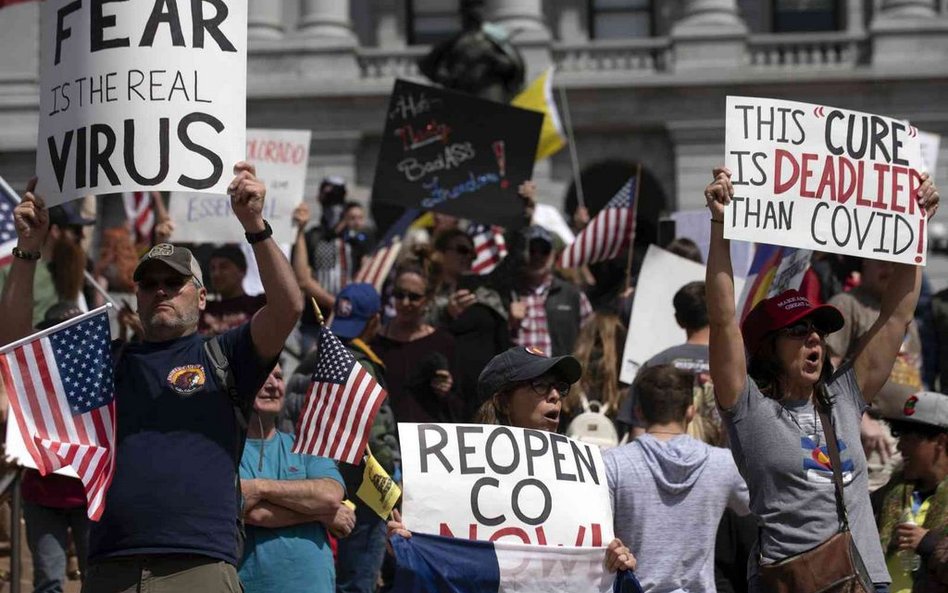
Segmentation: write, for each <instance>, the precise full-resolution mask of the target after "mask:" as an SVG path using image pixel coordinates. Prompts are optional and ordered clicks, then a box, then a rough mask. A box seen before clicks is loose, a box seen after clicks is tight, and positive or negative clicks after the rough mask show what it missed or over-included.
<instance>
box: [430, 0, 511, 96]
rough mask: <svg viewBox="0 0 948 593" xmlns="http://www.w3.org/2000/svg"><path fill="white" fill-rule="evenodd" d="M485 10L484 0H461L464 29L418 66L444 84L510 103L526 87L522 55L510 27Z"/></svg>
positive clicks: (443, 43)
mask: <svg viewBox="0 0 948 593" xmlns="http://www.w3.org/2000/svg"><path fill="white" fill-rule="evenodd" d="M483 13H484V0H462V1H461V26H462V30H461V32H460V33H458V34H457V35H455V36H453V37H452V38H450V39H448V40H446V41H442V42H441V43H439V44H438V45H436V46H435V47H434V48H433V49H432V50H431V51H430V52H429V53H428V54H427V55H426V56H425V57H423V58H422V59H421V60H420V62H419V64H418V66H419V68H420V69H421V72H422V74H424V75H425V76H427V77H428V79H429V80H431V81H432V82H435V83H438V84H440V85H441V86H443V87H445V88H449V89H452V90H456V91H462V92H465V93H469V94H471V95H475V96H478V97H481V98H483V99H490V100H493V101H498V102H501V103H509V102H510V100H511V99H513V98H514V96H516V94H517V93H518V92H520V89H521V88H522V87H523V79H524V64H523V58H522V57H521V56H520V52H518V51H517V48H515V47H514V46H513V44H511V43H510V35H509V34H508V33H507V30H506V29H504V28H503V27H502V26H500V25H495V24H493V23H489V22H485V21H484V14H483Z"/></svg>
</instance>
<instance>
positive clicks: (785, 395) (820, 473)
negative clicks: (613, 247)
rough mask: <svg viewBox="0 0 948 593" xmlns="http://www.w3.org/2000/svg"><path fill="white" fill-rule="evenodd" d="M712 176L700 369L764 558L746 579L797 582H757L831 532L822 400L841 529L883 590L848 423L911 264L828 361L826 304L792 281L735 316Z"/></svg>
mask: <svg viewBox="0 0 948 593" xmlns="http://www.w3.org/2000/svg"><path fill="white" fill-rule="evenodd" d="M713 175H714V181H712V182H711V183H710V184H709V185H708V187H707V188H706V190H705V198H706V199H707V203H708V208H709V209H710V211H711V247H710V253H709V256H708V268H707V296H708V318H709V321H710V326H711V338H710V358H711V361H710V362H711V378H712V380H713V381H714V391H715V396H716V398H717V401H718V405H719V406H720V407H721V409H722V410H723V413H722V416H723V418H724V421H725V424H726V426H727V429H728V433H729V436H730V441H731V449H732V452H733V454H734V460H735V462H736V463H737V466H738V468H739V469H740V471H741V474H742V475H743V476H744V479H745V480H746V481H747V486H748V488H749V490H750V496H751V510H752V511H753V512H754V513H755V514H756V515H757V517H758V518H759V525H760V532H759V533H760V535H759V539H758V546H759V550H758V552H759V554H751V557H752V558H754V557H755V556H756V557H759V562H760V566H766V565H771V566H769V567H767V568H765V569H760V568H759V566H758V564H757V563H755V564H754V566H752V567H751V571H750V574H751V577H750V590H751V591H770V590H776V591H781V590H796V591H798V592H799V593H806V591H804V590H802V589H801V588H800V586H799V585H797V586H796V587H793V586H791V588H789V589H785V588H782V587H785V586H786V585H785V583H778V582H775V581H768V579H770V578H772V576H768V575H773V574H774V570H775V567H776V566H779V565H778V564H777V563H784V564H786V561H787V560H788V559H791V558H794V557H797V556H798V555H800V554H803V553H804V552H807V551H810V550H812V549H814V548H816V547H817V546H820V544H822V543H824V542H826V541H827V540H829V539H830V538H832V537H833V536H835V535H836V534H837V533H838V532H839V531H840V527H841V521H840V514H838V513H837V506H836V494H835V487H834V477H833V471H832V466H831V465H830V463H829V451H828V449H827V440H826V435H825V433H824V427H823V426H822V424H823V423H822V422H821V420H820V414H819V413H818V410H817V408H816V407H815V406H814V404H815V403H818V404H822V407H823V409H828V410H829V414H830V416H829V417H830V418H831V419H832V425H833V428H834V429H835V433H836V439H837V441H838V444H839V447H838V448H839V456H840V466H841V467H840V468H839V469H840V473H841V476H842V483H843V492H844V501H845V517H846V520H847V522H848V525H849V529H850V530H851V533H852V539H853V541H854V543H855V547H856V549H857V550H858V551H859V555H860V556H861V557H862V561H863V562H864V564H865V568H866V572H867V574H868V577H869V579H871V581H872V583H873V585H874V587H875V590H876V591H888V583H889V582H890V579H889V574H888V572H887V571H886V566H885V559H884V557H883V554H882V548H881V545H880V543H879V534H878V532H877V531H876V527H875V521H874V520H873V516H872V509H871V506H870V503H869V489H868V481H867V480H868V478H867V472H866V458H865V454H864V453H863V450H862V447H861V446H860V438H859V423H860V419H861V417H862V412H863V411H864V410H865V408H866V407H868V405H869V404H871V403H872V399H873V397H874V396H875V395H876V392H877V391H879V389H880V388H881V387H882V385H883V384H884V383H885V381H886V379H887V378H888V377H889V372H890V370H891V369H892V365H893V363H894V361H895V357H896V354H897V353H898V351H899V345H900V344H901V343H902V337H903V335H904V332H905V326H906V325H907V324H908V322H909V321H910V320H911V319H912V316H913V314H914V312H915V304H916V302H917V301H918V294H919V287H920V285H921V270H920V268H917V267H916V266H912V265H907V264H899V265H897V266H896V271H895V272H894V273H893V275H892V278H891V281H890V282H889V287H888V289H887V291H886V293H885V295H884V296H883V299H882V310H881V313H880V315H879V318H878V320H877V321H876V323H875V325H874V326H873V327H872V329H871V330H870V331H869V333H868V334H867V336H866V338H865V340H864V342H863V344H862V346H861V348H860V349H859V350H857V352H856V354H855V355H854V356H853V358H852V359H851V360H849V361H846V362H844V363H843V364H842V365H841V367H840V368H839V369H833V367H832V365H831V364H830V362H829V355H828V354H827V350H826V345H825V343H824V337H825V336H826V335H827V334H829V333H832V332H834V331H836V330H838V329H840V328H841V327H842V326H843V318H842V315H841V314H840V313H839V311H838V310H836V308H834V307H831V306H828V305H824V306H819V307H815V306H813V305H812V304H811V303H810V302H809V301H808V300H807V299H806V297H804V296H803V295H801V294H800V293H799V292H797V291H787V292H784V293H782V294H780V295H777V296H776V297H773V298H770V299H766V300H764V301H762V302H760V303H758V305H757V306H756V307H754V309H753V310H752V311H751V312H750V314H748V316H747V318H746V319H745V320H744V323H743V325H742V326H739V325H738V318H737V315H736V310H735V305H734V278H733V273H732V270H731V258H730V245H729V242H728V241H727V240H726V239H725V238H724V206H725V205H726V204H728V203H729V202H730V200H731V198H732V197H733V196H734V187H733V186H732V185H731V180H730V177H731V172H730V171H728V170H727V169H724V168H718V169H715V170H714V173H713ZM922 181H923V183H922V185H921V188H920V189H919V190H918V194H917V200H918V204H919V205H920V206H921V207H922V208H923V209H924V210H925V211H926V212H927V213H928V216H929V217H931V215H932V214H934V212H935V209H936V208H937V207H938V199H939V198H938V192H937V191H936V190H935V188H934V186H933V184H932V182H931V180H930V179H929V177H928V175H927V174H926V175H924V176H923V177H922ZM745 348H746V351H747V357H746V358H745ZM837 541H838V540H837ZM821 550H822V549H821ZM790 562H796V563H798V562H804V560H802V559H799V558H798V559H796V560H790ZM827 564H834V563H833V562H831V561H830V558H828V557H825V556H823V557H821V556H820V554H819V552H817V553H816V557H815V558H814V559H812V561H811V564H808V566H812V567H813V568H814V569H817V570H818V569H819V568H821V567H826V565H827ZM821 565H822V566H821ZM831 590H835V589H831Z"/></svg>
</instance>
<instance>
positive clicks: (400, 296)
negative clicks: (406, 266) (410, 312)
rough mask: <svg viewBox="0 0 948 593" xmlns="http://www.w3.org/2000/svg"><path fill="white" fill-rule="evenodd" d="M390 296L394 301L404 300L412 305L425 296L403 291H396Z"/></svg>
mask: <svg viewBox="0 0 948 593" xmlns="http://www.w3.org/2000/svg"><path fill="white" fill-rule="evenodd" d="M392 296H393V297H394V298H395V300H396V301H403V300H405V299H408V300H409V302H412V303H417V302H418V301H420V300H421V299H423V298H425V295H423V294H418V293H417V292H408V291H403V290H396V291H394V292H392Z"/></svg>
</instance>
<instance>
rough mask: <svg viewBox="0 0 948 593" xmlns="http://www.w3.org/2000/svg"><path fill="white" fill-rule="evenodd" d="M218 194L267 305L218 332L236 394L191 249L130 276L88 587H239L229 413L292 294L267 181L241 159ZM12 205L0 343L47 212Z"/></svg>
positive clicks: (236, 436)
mask: <svg viewBox="0 0 948 593" xmlns="http://www.w3.org/2000/svg"><path fill="white" fill-rule="evenodd" d="M234 173H235V175H236V176H235V178H234V180H233V181H232V182H231V184H230V186H229V188H228V191H229V193H230V196H231V207H232V208H233V210H234V214H235V215H236V217H237V220H238V221H239V222H240V224H241V226H242V227H243V229H244V231H245V232H246V236H247V241H248V242H249V243H251V244H252V245H253V251H254V256H255V257H256V260H257V264H258V267H259V268H260V270H261V277H262V278H263V282H264V287H265V289H266V293H267V296H268V303H267V305H265V306H264V307H262V308H261V309H260V310H259V311H257V313H256V314H255V315H254V317H253V319H252V320H251V321H250V322H249V323H245V324H243V325H242V326H240V327H238V328H236V329H234V330H231V331H228V332H226V333H224V334H222V335H220V336H218V337H217V340H218V341H219V345H220V347H221V350H222V351H223V354H224V355H225V356H226V357H227V359H228V362H229V366H230V368H231V369H232V372H233V378H234V387H235V393H234V397H233V398H232V397H231V395H230V393H229V390H228V389H227V388H226V386H224V385H221V384H219V381H218V380H217V378H216V376H215V373H214V371H213V370H212V369H214V368H215V367H214V366H213V361H212V359H211V356H210V354H209V353H208V351H207V350H206V348H205V340H204V338H203V337H201V336H200V335H199V334H198V333H197V329H198V319H199V317H200V314H201V311H202V310H203V309H204V305H205V303H206V298H207V296H206V295H207V292H206V289H205V288H204V283H203V279H202V277H201V270H200V267H199V266H198V263H197V261H196V260H195V259H194V257H193V255H191V252H190V251H188V250H187V249H182V248H179V247H175V246H173V245H169V244H160V245H157V246H155V247H153V248H152V249H151V251H149V252H148V253H147V254H146V255H145V256H143V257H142V259H141V261H140V263H139V264H138V267H137V268H136V270H135V274H134V278H135V281H136V282H137V283H138V286H137V292H136V296H137V299H138V313H139V316H140V318H141V323H142V327H143V341H142V342H141V343H134V344H128V345H126V346H125V347H124V348H121V349H119V351H118V352H116V353H115V354H114V355H113V356H114V357H115V358H116V360H115V361H114V368H115V407H116V416H117V418H116V424H117V427H118V428H117V434H116V438H115V443H116V444H115V473H114V475H113V477H112V483H111V486H110V487H109V490H108V494H107V495H106V500H105V510H104V513H103V515H102V517H101V520H100V521H98V522H96V523H93V525H92V528H91V533H90V549H89V564H90V568H89V571H88V574H87V575H86V578H85V580H84V582H83V590H84V591H86V592H88V593H126V592H129V593H130V592H134V591H141V590H147V589H149V588H151V587H152V586H154V584H155V583H157V582H160V583H161V586H162V587H165V588H166V589H167V590H171V591H201V592H202V593H236V592H237V591H239V590H240V584H239V582H238V579H237V571H236V564H237V561H238V558H237V548H238V541H237V539H238V538H237V533H238V529H237V527H238V513H239V509H238V508H237V506H238V505H237V501H238V495H239V493H238V492H237V491H236V478H237V475H236V474H237V465H238V463H239V461H240V460H239V459H238V458H237V450H238V443H239V442H240V439H242V438H243V436H244V435H243V433H242V431H241V430H239V429H238V425H237V414H236V413H235V407H237V406H240V407H241V408H244V409H249V407H250V405H251V403H252V401H253V398H254V396H255V395H256V393H257V391H258V390H259V389H260V386H261V385H263V383H264V382H265V381H266V378H267V376H268V374H269V373H270V370H271V369H272V368H273V365H274V364H275V363H276V358H277V356H278V355H279V353H280V351H281V350H282V349H283V344H284V342H285V341H286V338H287V337H288V336H289V334H290V331H292V329H293V327H294V325H295V324H296V322H297V320H298V319H299V315H300V312H301V311H302V308H303V301H302V297H301V295H300V292H299V288H298V286H297V284H296V282H295V280H294V277H293V272H292V270H291V269H290V265H289V262H287V261H286V258H285V257H284V256H283V253H282V252H281V251H280V249H279V247H278V246H277V244H276V242H274V241H273V239H272V238H271V235H272V230H271V229H270V225H269V224H268V223H267V222H266V221H265V220H264V219H263V206H264V198H265V196H266V188H265V186H264V184H263V183H261V182H260V181H259V180H258V179H257V178H256V176H255V171H254V168H253V166H252V165H249V164H247V163H238V164H237V165H236V166H235V167H234ZM34 187H35V180H34V181H33V182H31V184H30V187H29V188H28V191H27V192H26V194H25V195H24V198H23V201H22V202H21V203H20V204H18V205H17V207H16V209H15V211H14V219H15V224H16V230H17V235H18V242H17V249H16V252H15V257H14V260H13V264H12V266H11V269H10V275H9V277H8V280H7V283H6V284H5V286H4V287H3V293H2V295H0V318H2V319H5V320H6V321H5V322H4V323H3V324H0V343H8V342H11V341H13V340H16V339H19V338H22V337H24V336H27V335H29V334H30V333H31V325H30V309H31V307H32V306H33V277H34V274H35V272H36V267H37V261H38V260H39V257H40V255H41V252H40V250H41V248H42V246H43V244H44V242H45V241H46V237H47V232H48V227H49V212H48V211H47V210H46V207H45V205H44V203H43V200H42V199H41V198H40V197H37V196H34V195H33V193H32V191H33V188H34Z"/></svg>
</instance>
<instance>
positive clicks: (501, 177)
mask: <svg viewBox="0 0 948 593" xmlns="http://www.w3.org/2000/svg"><path fill="white" fill-rule="evenodd" d="M542 123H543V114H541V113H537V112H535V111H530V110H527V109H519V108H517V107H511V106H510V105H504V104H502V103H495V102H493V101H487V100H485V99H478V98H477V97H473V96H471V95H466V94H463V93H456V92H453V91H446V90H444V89H436V88H433V87H429V86H424V85H420V84H415V83H411V82H406V81H404V80H396V81H395V88H394V90H393V91H392V98H391V100H390V102H389V105H388V111H387V113H386V118H385V132H384V134H383V136H382V146H381V149H380V150H379V158H378V164H377V165H376V168H375V182H374V184H373V189H372V200H373V201H375V200H378V201H380V202H389V203H394V204H399V205H401V206H404V207H405V208H422V209H424V210H437V211H439V212H446V213H448V214H453V215H455V216H459V217H462V218H468V219H471V220H474V221H477V222H480V223H484V224H497V225H500V226H503V227H506V228H517V227H519V226H521V225H522V224H523V200H522V199H521V198H520V197H519V196H518V195H517V187H518V186H519V185H520V184H521V183H523V182H524V181H526V180H528V179H530V178H531V177H532V176H533V163H534V156H535V154H536V149H537V139H538V138H539V134H540V126H541V125H542Z"/></svg>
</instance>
